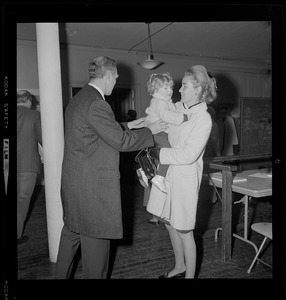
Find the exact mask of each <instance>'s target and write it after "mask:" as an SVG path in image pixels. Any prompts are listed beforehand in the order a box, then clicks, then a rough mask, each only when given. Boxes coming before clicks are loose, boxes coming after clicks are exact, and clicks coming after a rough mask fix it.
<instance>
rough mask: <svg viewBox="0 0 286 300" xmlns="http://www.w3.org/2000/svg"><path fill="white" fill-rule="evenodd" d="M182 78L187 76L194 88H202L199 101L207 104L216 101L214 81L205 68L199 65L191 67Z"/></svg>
mask: <svg viewBox="0 0 286 300" xmlns="http://www.w3.org/2000/svg"><path fill="white" fill-rule="evenodd" d="M184 76H189V77H190V81H191V82H192V83H193V85H194V86H195V87H198V86H200V87H201V88H202V90H201V93H200V95H199V97H200V101H202V102H205V103H207V104H209V103H211V102H213V101H214V100H215V99H216V97H217V85H216V80H215V78H214V77H213V76H212V75H211V74H210V73H209V72H208V71H207V69H206V68H205V67H203V66H200V65H197V66H193V67H191V68H189V69H188V70H187V71H186V72H185V74H184Z"/></svg>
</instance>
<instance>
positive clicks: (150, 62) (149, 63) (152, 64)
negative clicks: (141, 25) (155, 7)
mask: <svg viewBox="0 0 286 300" xmlns="http://www.w3.org/2000/svg"><path fill="white" fill-rule="evenodd" d="M147 25H148V42H149V47H150V54H148V55H147V59H146V60H144V61H141V62H138V63H137V64H138V65H139V66H140V67H142V68H144V69H147V70H152V69H155V68H157V67H159V66H161V65H163V64H164V63H163V62H161V61H157V60H154V56H153V49H152V41H151V34H150V23H147Z"/></svg>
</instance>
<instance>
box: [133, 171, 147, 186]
mask: <svg viewBox="0 0 286 300" xmlns="http://www.w3.org/2000/svg"><path fill="white" fill-rule="evenodd" d="M136 173H137V176H138V179H139V182H140V183H141V185H142V186H143V187H144V188H147V187H148V186H149V184H148V178H147V176H146V174H145V172H144V171H143V170H142V168H139V169H137V170H136Z"/></svg>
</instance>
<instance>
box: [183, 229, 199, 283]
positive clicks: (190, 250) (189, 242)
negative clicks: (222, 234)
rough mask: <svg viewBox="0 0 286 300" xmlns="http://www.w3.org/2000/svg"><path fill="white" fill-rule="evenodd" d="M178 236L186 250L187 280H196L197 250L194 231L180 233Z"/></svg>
mask: <svg viewBox="0 0 286 300" xmlns="http://www.w3.org/2000/svg"><path fill="white" fill-rule="evenodd" d="M178 235H179V238H180V240H181V242H182V244H183V249H184V259H185V264H186V277H185V278H194V277H195V271H196V260H197V248H196V242H195V239H194V233H193V230H192V231H190V232H188V233H181V232H178Z"/></svg>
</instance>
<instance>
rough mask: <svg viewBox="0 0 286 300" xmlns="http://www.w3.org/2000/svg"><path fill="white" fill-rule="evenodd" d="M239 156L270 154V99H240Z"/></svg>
mask: <svg viewBox="0 0 286 300" xmlns="http://www.w3.org/2000/svg"><path fill="white" fill-rule="evenodd" d="M240 154H272V99H271V98H252V97H242V98H240Z"/></svg>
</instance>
